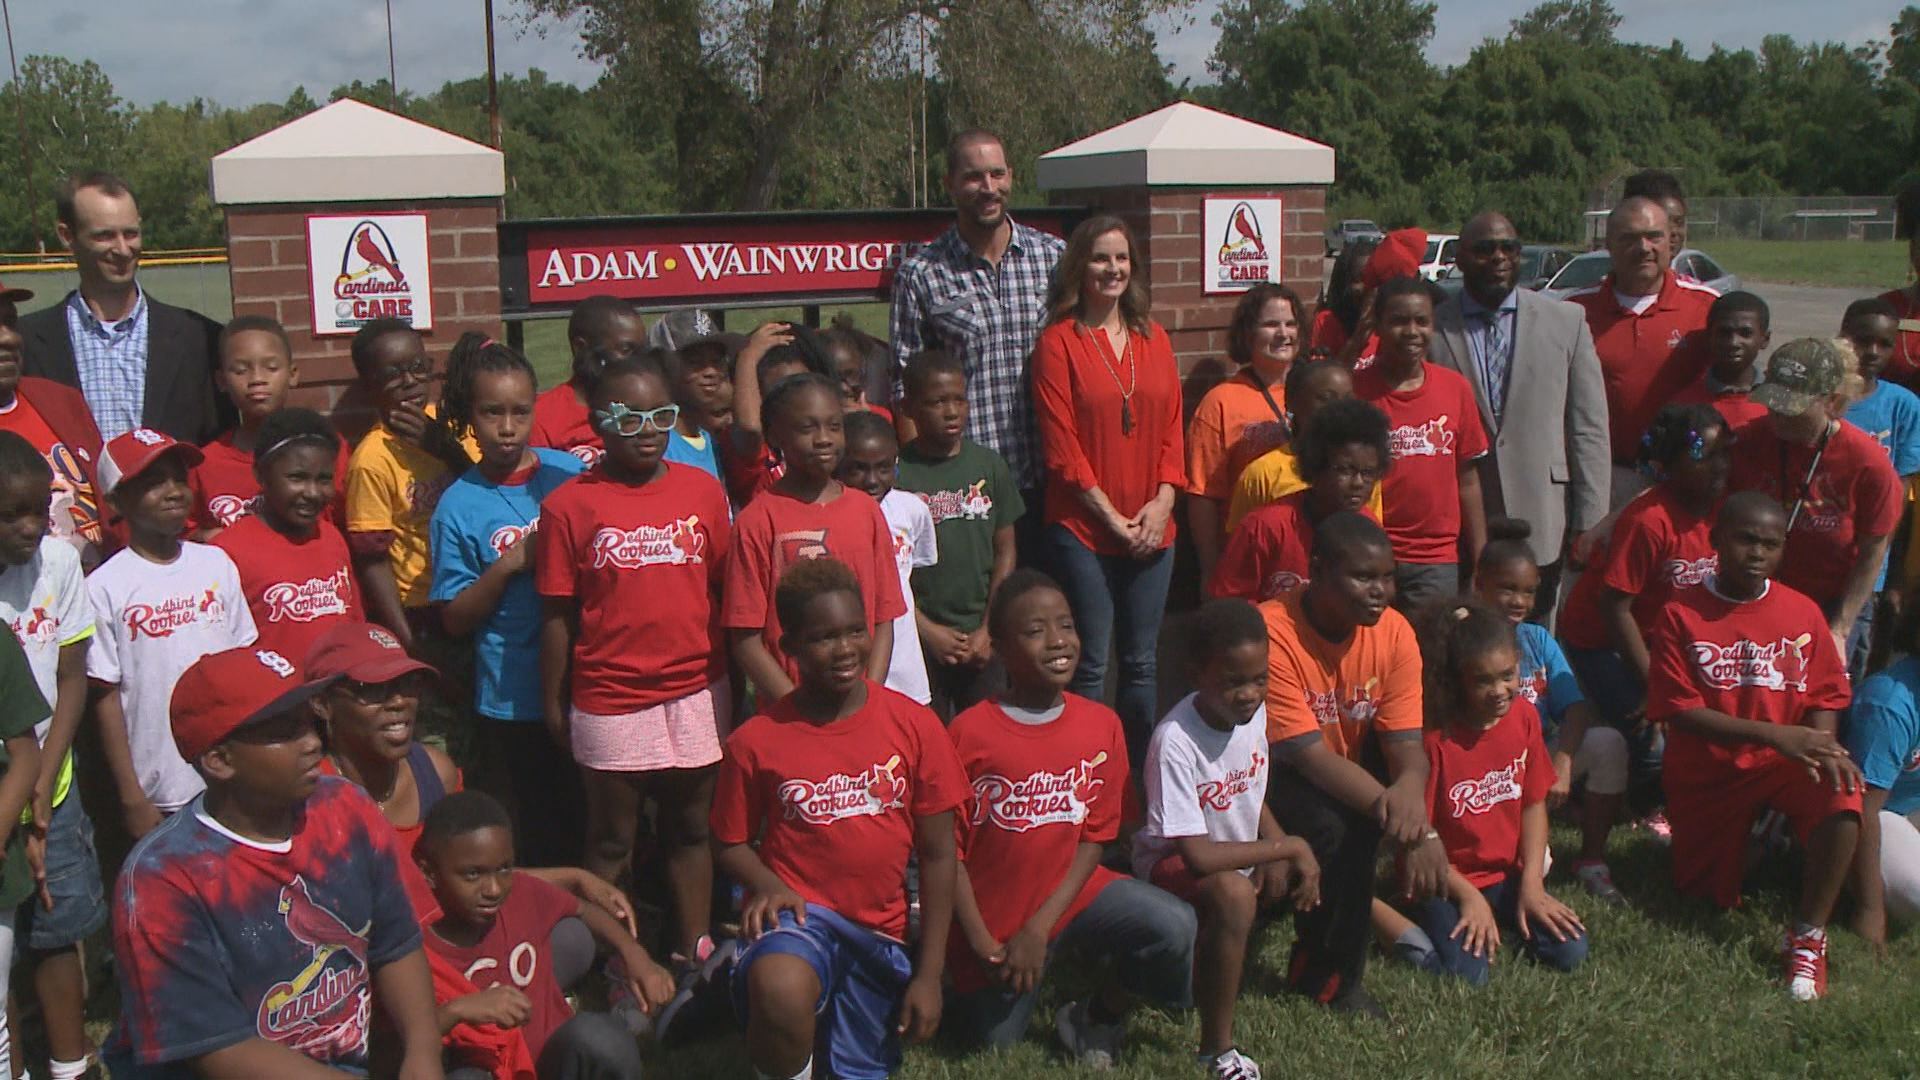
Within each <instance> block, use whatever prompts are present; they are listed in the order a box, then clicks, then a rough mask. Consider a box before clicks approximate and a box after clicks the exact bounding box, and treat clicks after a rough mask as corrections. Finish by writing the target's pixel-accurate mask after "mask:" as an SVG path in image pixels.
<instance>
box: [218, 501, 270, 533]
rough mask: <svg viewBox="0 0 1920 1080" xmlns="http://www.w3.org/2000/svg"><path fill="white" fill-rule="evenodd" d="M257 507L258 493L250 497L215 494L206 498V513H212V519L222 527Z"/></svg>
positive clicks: (258, 506) (258, 503)
mask: <svg viewBox="0 0 1920 1080" xmlns="http://www.w3.org/2000/svg"><path fill="white" fill-rule="evenodd" d="M258 509H260V496H258V495H255V496H254V497H253V498H251V499H248V498H244V497H242V496H239V495H215V496H214V497H213V498H211V499H208V500H207V513H209V514H211V515H213V520H215V521H217V522H219V523H220V527H221V528H223V529H224V528H226V527H227V526H229V525H231V524H233V523H234V522H236V521H239V520H240V519H241V518H243V517H246V516H247V515H248V514H251V513H253V512H254V511H256V510H258Z"/></svg>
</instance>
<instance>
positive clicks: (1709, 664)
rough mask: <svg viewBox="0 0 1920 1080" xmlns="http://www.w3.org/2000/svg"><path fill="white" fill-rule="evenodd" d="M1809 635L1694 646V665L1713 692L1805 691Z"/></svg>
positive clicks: (1743, 639)
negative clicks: (1754, 688) (1754, 689)
mask: <svg viewBox="0 0 1920 1080" xmlns="http://www.w3.org/2000/svg"><path fill="white" fill-rule="evenodd" d="M1812 641H1813V635H1812V634H1801V635H1800V636H1799V637H1797V638H1794V639H1793V640H1791V641H1789V640H1787V639H1786V638H1781V639H1780V640H1778V641H1775V642H1772V643H1769V644H1766V645H1762V644H1760V643H1759V642H1757V641H1749V640H1747V639H1745V638H1742V639H1740V640H1739V641H1736V642H1733V643H1732V644H1730V645H1721V644H1718V643H1717V642H1712V641H1696V642H1694V643H1693V664H1694V666H1695V667H1697V668H1699V669H1700V678H1701V680H1702V681H1703V682H1705V683H1706V684H1707V685H1708V686H1711V687H1713V688H1714V689H1716V690H1737V689H1739V688H1741V687H1743V686H1757V687H1759V688H1760V689H1762V690H1799V691H1805V690H1806V688H1807V646H1808V645H1809V644H1810V643H1811V642H1812Z"/></svg>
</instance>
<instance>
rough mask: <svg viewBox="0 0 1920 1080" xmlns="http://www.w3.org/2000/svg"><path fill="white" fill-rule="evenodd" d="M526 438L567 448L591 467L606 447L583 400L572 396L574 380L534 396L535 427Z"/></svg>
mask: <svg viewBox="0 0 1920 1080" xmlns="http://www.w3.org/2000/svg"><path fill="white" fill-rule="evenodd" d="M527 441H528V442H529V443H531V444H532V445H534V446H544V447H547V448H548V449H552V450H564V451H566V452H567V453H569V454H572V455H573V456H574V457H577V458H579V459H580V460H581V461H583V462H585V463H586V465H587V467H588V468H592V467H593V466H595V465H598V464H600V459H601V457H603V456H604V455H605V454H606V452H607V448H606V446H605V445H604V444H602V443H601V441H600V433H599V432H597V431H595V430H593V417H592V416H591V415H589V413H588V410H587V407H586V405H585V404H584V403H582V402H581V401H579V400H578V399H577V398H575V397H574V396H573V383H571V382H563V383H561V384H560V385H559V386H556V387H554V388H553V389H551V390H548V391H547V392H545V393H543V394H541V395H540V396H539V397H537V398H534V399H533V430H532V431H531V432H529V433H528V435H527Z"/></svg>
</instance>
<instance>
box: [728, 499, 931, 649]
mask: <svg viewBox="0 0 1920 1080" xmlns="http://www.w3.org/2000/svg"><path fill="white" fill-rule="evenodd" d="M733 538H734V543H733V559H732V564H731V565H730V566H728V567H727V586H726V603H725V604H724V605H723V606H722V608H721V615H720V622H721V625H723V626H725V627H727V628H728V629H730V630H732V629H759V630H761V640H762V641H764V642H765V643H766V646H767V651H768V652H770V653H772V654H773V659H774V661H775V662H776V663H778V664H780V665H781V666H782V667H785V668H786V669H787V673H788V674H789V675H792V674H793V673H794V672H793V667H792V665H790V664H788V663H787V659H786V655H785V654H784V653H782V652H781V651H780V618H779V616H778V615H777V614H775V612H774V610H773V590H774V587H775V586H776V585H778V584H779V583H780V575H781V574H783V573H785V572H786V570H787V567H789V566H792V565H793V564H794V563H796V562H799V561H800V560H801V559H820V558H828V557H831V558H835V559H839V560H840V561H841V562H843V563H846V564H847V566H848V567H849V568H850V569H852V570H853V576H854V578H855V579H856V580H858V581H859V582H860V598H861V600H862V601H864V602H865V604H866V609H867V623H868V625H870V626H879V625H880V624H881V623H886V622H892V621H893V620H894V619H897V618H899V617H900V616H902V615H905V614H906V613H907V604H906V599H905V597H903V596H902V595H901V593H900V568H899V566H898V565H897V564H896V563H895V562H894V561H893V530H892V529H889V528H887V519H886V517H885V516H883V515H882V514H881V513H880V504H879V503H876V502H874V501H873V499H872V498H871V497H870V496H868V495H867V493H866V492H863V491H855V490H854V489H853V488H850V487H846V486H844V485H843V486H842V487H841V488H840V494H839V495H838V496H837V497H836V498H835V499H834V500H833V501H832V502H828V503H812V502H802V501H800V500H799V499H796V498H794V497H793V496H791V495H787V494H785V493H783V492H781V491H778V490H776V489H774V488H768V489H767V490H766V491H763V492H761V493H760V494H759V496H757V497H756V498H755V499H754V500H753V501H752V502H750V503H748V504H747V508H746V509H745V510H742V511H740V518H739V520H737V521H735V522H734V527H733Z"/></svg>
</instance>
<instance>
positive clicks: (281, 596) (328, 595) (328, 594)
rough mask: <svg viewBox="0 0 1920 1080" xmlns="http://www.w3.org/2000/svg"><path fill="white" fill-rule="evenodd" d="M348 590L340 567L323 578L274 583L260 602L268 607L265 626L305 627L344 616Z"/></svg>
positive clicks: (344, 572) (349, 587)
mask: <svg viewBox="0 0 1920 1080" xmlns="http://www.w3.org/2000/svg"><path fill="white" fill-rule="evenodd" d="M351 589H352V585H351V584H350V583H349V581H348V578H347V568H346V567H344V566H343V567H341V568H340V569H338V570H335V571H334V572H333V573H331V574H328V575H327V576H326V577H323V578H308V579H307V580H305V581H279V582H275V583H274V584H272V585H269V586H267V591H266V592H265V593H263V594H262V595H261V597H260V599H261V602H263V603H265V604H266V605H267V621H268V622H275V623H277V622H301V623H306V622H313V621H314V620H315V619H325V618H331V617H333V616H336V615H345V614H346V613H347V593H348V592H349V591H350V590H351Z"/></svg>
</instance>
